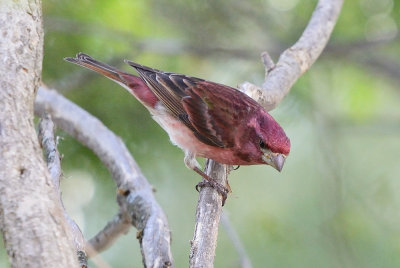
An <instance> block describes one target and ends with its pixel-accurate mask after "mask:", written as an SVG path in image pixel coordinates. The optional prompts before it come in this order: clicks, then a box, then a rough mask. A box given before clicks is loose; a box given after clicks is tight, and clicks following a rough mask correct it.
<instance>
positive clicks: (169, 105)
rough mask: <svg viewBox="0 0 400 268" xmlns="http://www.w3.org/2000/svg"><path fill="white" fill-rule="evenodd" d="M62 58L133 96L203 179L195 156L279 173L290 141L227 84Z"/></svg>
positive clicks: (86, 59)
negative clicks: (110, 81) (124, 89)
mask: <svg viewBox="0 0 400 268" xmlns="http://www.w3.org/2000/svg"><path fill="white" fill-rule="evenodd" d="M65 60H67V61H69V62H72V63H75V64H78V65H81V66H83V67H86V68H89V69H91V70H93V71H95V72H98V73H100V74H102V75H104V76H106V77H108V78H110V79H111V80H113V81H115V82H117V83H118V84H120V85H121V86H123V87H124V88H126V89H127V90H128V91H129V92H130V93H131V94H133V95H134V96H135V97H136V98H137V99H138V100H139V101H140V102H141V103H142V104H143V105H144V106H145V107H146V108H147V109H148V110H149V111H150V113H151V115H152V116H153V119H154V120H155V121H157V123H158V124H159V125H160V126H161V127H162V128H163V129H164V130H165V131H166V132H167V133H168V135H169V137H170V139H171V141H172V143H173V144H175V145H177V146H179V147H180V148H181V149H182V150H183V151H184V153H185V159H184V162H185V164H186V166H187V167H188V168H191V169H193V170H194V171H196V172H197V173H199V174H200V175H201V176H202V177H204V178H205V179H207V180H209V181H210V180H211V181H212V179H211V178H210V177H208V175H206V174H205V173H204V172H202V171H201V169H200V165H199V163H198V162H197V160H196V156H199V157H205V158H210V159H213V160H215V161H217V162H219V163H222V164H228V165H257V164H267V165H270V166H272V167H274V168H275V169H277V170H278V171H281V169H282V167H283V164H284V162H285V159H286V157H287V155H288V154H289V151H290V141H289V138H288V137H287V136H286V134H285V132H284V131H283V129H282V128H281V126H280V125H279V124H278V123H277V122H276V121H275V120H274V119H273V118H272V116H271V115H269V114H268V113H267V111H265V110H264V108H263V107H262V106H261V105H259V104H258V103H257V102H256V101H255V100H253V99H252V98H250V97H249V96H247V95H246V94H244V93H242V92H240V91H239V90H237V89H234V88H232V87H229V86H225V85H221V84H218V83H214V82H210V81H207V80H203V79H200V78H195V77H190V76H186V75H182V74H176V73H167V72H163V71H159V70H156V69H152V68H149V67H145V66H142V65H140V64H137V63H134V62H131V61H128V60H126V61H125V62H126V63H128V64H129V65H130V66H132V67H133V68H135V70H136V71H137V73H138V74H139V76H135V75H132V74H129V73H126V72H123V71H120V70H118V69H116V68H114V67H112V66H109V65H107V64H105V63H102V62H99V61H97V60H95V59H93V58H91V57H90V56H88V55H86V54H83V53H79V54H78V55H77V56H76V58H65Z"/></svg>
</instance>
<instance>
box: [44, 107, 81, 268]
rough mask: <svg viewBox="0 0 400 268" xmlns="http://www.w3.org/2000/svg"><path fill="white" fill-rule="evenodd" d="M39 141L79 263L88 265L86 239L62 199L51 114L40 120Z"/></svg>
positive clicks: (59, 166) (59, 159) (59, 168)
mask: <svg viewBox="0 0 400 268" xmlns="http://www.w3.org/2000/svg"><path fill="white" fill-rule="evenodd" d="M38 137H39V141H40V143H41V145H42V148H43V151H44V154H45V159H46V162H47V168H48V169H49V172H50V176H51V179H52V180H53V185H54V190H55V192H56V195H57V196H58V197H59V201H60V203H61V206H62V207H63V209H64V216H65V218H66V220H67V223H68V225H69V228H70V230H71V233H72V235H73V240H74V244H75V248H76V252H77V255H78V260H79V264H80V266H81V267H82V268H85V267H88V264H87V256H86V252H85V239H84V237H83V235H82V232H81V230H80V229H79V227H78V225H77V224H76V223H75V221H74V220H72V219H71V217H70V216H69V215H68V214H67V212H66V211H65V207H64V204H63V201H62V199H61V191H60V179H61V175H62V172H61V158H60V154H59V153H58V150H57V143H56V140H55V138H54V124H53V121H52V120H51V116H50V115H49V114H48V113H45V114H44V115H43V117H42V118H41V119H40V122H39V135H38Z"/></svg>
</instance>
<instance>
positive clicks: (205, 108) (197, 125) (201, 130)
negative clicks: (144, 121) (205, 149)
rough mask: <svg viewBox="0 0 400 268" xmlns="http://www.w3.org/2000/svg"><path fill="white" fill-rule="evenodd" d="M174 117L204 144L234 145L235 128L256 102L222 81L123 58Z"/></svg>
mask: <svg viewBox="0 0 400 268" xmlns="http://www.w3.org/2000/svg"><path fill="white" fill-rule="evenodd" d="M126 62H127V63H128V64H129V65H131V66H132V67H134V68H135V69H136V70H137V72H138V73H139V75H140V77H141V78H142V79H143V80H144V81H145V82H146V84H147V85H148V86H149V88H150V89H151V90H152V91H153V92H154V94H155V95H156V96H157V97H158V98H159V99H160V100H161V101H162V103H163V104H164V105H165V106H166V107H167V109H168V110H169V111H170V112H171V114H172V115H174V116H175V117H176V118H177V119H179V120H181V121H182V122H183V123H184V124H185V125H186V126H187V127H188V128H189V129H191V130H192V131H193V133H194V135H196V137H197V138H199V140H200V141H202V142H203V143H205V144H208V145H211V146H216V147H221V148H228V147H232V146H234V142H235V137H234V135H235V133H236V130H235V128H236V127H237V126H238V125H239V124H240V120H244V119H245V118H247V116H248V115H250V114H252V113H253V112H255V111H256V110H257V109H259V104H258V103H257V102H255V101H254V100H253V99H251V98H250V97H248V96H247V95H245V94H244V93H242V92H240V91H238V90H236V89H234V88H231V87H228V86H224V85H221V84H217V83H214V82H210V81H205V80H203V79H200V78H195V77H189V76H186V75H180V74H175V73H166V72H162V71H159V70H156V69H152V68H149V67H146V66H142V65H140V64H137V63H134V62H131V61H126Z"/></svg>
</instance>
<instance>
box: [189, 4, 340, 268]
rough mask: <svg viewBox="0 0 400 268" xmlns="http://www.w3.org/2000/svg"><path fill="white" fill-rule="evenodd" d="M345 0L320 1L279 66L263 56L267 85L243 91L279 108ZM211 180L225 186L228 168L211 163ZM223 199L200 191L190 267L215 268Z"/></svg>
mask: <svg viewBox="0 0 400 268" xmlns="http://www.w3.org/2000/svg"><path fill="white" fill-rule="evenodd" d="M342 3H343V0H320V1H319V2H318V5H317V7H316V9H315V10H314V13H313V15H312V18H311V20H310V22H309V24H308V25H307V27H306V29H305V31H304V32H303V34H302V36H301V37H300V39H299V40H298V41H297V42H296V43H295V44H294V45H293V46H292V47H290V48H289V49H287V50H286V51H284V52H283V53H282V55H281V56H280V58H279V61H278V62H277V64H276V65H274V64H273V62H272V60H271V58H270V57H269V55H268V53H266V52H264V53H263V54H262V60H263V63H264V65H265V72H266V77H265V82H264V84H263V85H262V87H261V88H260V87H258V86H255V85H253V84H251V83H249V82H245V83H243V84H242V85H241V89H242V90H243V91H244V92H245V93H246V94H247V95H249V96H250V97H252V98H253V99H255V100H256V101H257V102H259V103H260V104H261V105H262V106H264V107H265V108H266V109H267V110H268V111H269V110H272V109H273V108H274V107H275V106H276V105H278V104H279V103H280V102H281V101H282V100H283V98H284V97H285V96H286V94H288V93H289V91H290V88H291V87H292V86H293V84H294V83H295V82H296V80H297V79H298V78H299V77H300V76H301V75H302V74H303V73H304V72H305V71H307V70H308V69H309V68H310V67H311V65H312V64H313V63H314V62H315V60H316V59H317V58H318V56H319V55H320V54H321V52H322V50H323V49H324V47H325V46H326V44H327V42H328V40H329V37H330V34H331V33H332V30H333V27H334V25H335V24H336V21H337V18H338V16H339V13H340V9H341V6H342ZM207 169H208V172H209V173H207V174H211V177H212V178H214V179H215V180H216V181H217V182H219V183H221V184H222V185H226V176H227V173H228V167H227V166H226V165H221V164H218V163H216V162H214V161H209V163H208V164H207ZM220 198H221V197H220V196H219V194H218V193H217V192H216V190H215V189H212V188H209V187H206V188H203V189H202V190H201V191H200V196H199V201H198V205H197V212H196V227H195V232H194V238H193V240H192V247H191V251H190V267H213V262H214V256H215V248H216V239H217V235H218V224H219V220H220V216H221V211H222V208H221V201H220Z"/></svg>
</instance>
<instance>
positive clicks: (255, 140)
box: [243, 111, 290, 171]
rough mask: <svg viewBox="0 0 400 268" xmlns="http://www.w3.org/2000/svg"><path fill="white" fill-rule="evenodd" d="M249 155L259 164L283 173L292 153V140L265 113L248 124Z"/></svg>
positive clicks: (247, 147) (258, 114) (261, 113)
mask: <svg viewBox="0 0 400 268" xmlns="http://www.w3.org/2000/svg"><path fill="white" fill-rule="evenodd" d="M246 132H247V135H244V136H245V138H246V141H243V142H244V143H245V144H246V146H245V147H246V149H245V150H246V151H247V155H248V156H249V157H251V161H252V162H254V164H255V163H257V164H267V165H270V166H272V167H274V168H275V169H276V170H278V171H281V170H282V168H283V164H284V163H285V160H286V157H287V156H288V155H289V152H290V140H289V138H288V137H287V136H286V134H285V132H284V131H283V129H282V127H281V126H280V125H279V124H278V123H277V122H276V121H275V119H274V118H273V117H272V116H271V115H269V114H268V113H267V112H265V111H260V112H259V113H257V114H256V115H255V116H254V117H252V118H251V119H250V120H249V121H248V122H247V130H246Z"/></svg>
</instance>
